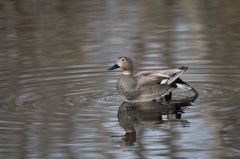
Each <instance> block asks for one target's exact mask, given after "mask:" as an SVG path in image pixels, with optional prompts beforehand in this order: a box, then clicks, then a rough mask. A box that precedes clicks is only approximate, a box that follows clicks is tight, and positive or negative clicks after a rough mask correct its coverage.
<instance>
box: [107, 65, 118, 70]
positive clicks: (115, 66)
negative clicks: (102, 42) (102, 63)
mask: <svg viewBox="0 0 240 159" xmlns="http://www.w3.org/2000/svg"><path fill="white" fill-rule="evenodd" d="M117 68H120V67H119V66H118V65H117V64H115V65H113V66H112V67H110V68H109V69H108V70H115V69H117Z"/></svg>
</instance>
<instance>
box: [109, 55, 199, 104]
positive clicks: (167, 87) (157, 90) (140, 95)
mask: <svg viewBox="0 0 240 159" xmlns="http://www.w3.org/2000/svg"><path fill="white" fill-rule="evenodd" d="M117 68H121V69H122V70H123V72H122V75H121V76H120V78H119V79H118V82H117V93H118V95H120V96H121V98H122V99H123V100H124V101H126V102H145V101H152V100H157V99H161V98H165V99H166V100H167V101H169V100H171V98H172V93H171V91H172V90H173V89H175V88H180V89H184V90H191V91H193V92H194V93H195V95H194V96H195V97H197V96H198V92H197V91H196V90H195V89H194V88H193V87H191V86H190V85H189V84H187V83H186V82H184V81H183V80H181V79H180V78H179V77H180V76H181V75H182V73H183V72H185V71H186V70H187V69H188V67H186V66H182V67H180V68H178V69H169V70H161V71H142V72H139V73H137V74H135V75H134V74H133V62H132V60H131V59H130V58H129V57H125V56H124V57H120V58H119V59H118V60H117V62H116V64H114V65H113V66H112V67H111V68H109V69H108V70H114V69H117Z"/></svg>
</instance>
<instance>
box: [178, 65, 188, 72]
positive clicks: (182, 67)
mask: <svg viewBox="0 0 240 159" xmlns="http://www.w3.org/2000/svg"><path fill="white" fill-rule="evenodd" d="M178 69H179V70H183V71H187V70H188V67H187V66H181V67H179V68H178Z"/></svg>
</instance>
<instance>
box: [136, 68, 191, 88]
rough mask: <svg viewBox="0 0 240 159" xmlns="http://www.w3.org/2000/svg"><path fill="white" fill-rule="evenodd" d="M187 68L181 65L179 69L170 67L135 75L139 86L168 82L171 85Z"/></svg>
mask: <svg viewBox="0 0 240 159" xmlns="http://www.w3.org/2000/svg"><path fill="white" fill-rule="evenodd" d="M186 70H187V67H180V68H179V69H169V70H162V71H142V72H139V73H137V74H136V75H135V78H136V79H137V81H138V87H141V86H143V85H151V84H167V85H170V84H171V83H172V82H174V81H175V80H176V79H177V78H178V77H180V76H181V75H182V73H183V72H185V71H186Z"/></svg>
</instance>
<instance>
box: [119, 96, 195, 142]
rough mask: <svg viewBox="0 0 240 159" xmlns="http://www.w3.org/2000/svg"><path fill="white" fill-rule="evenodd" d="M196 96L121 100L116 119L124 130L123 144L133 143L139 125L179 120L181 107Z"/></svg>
mask: <svg viewBox="0 0 240 159" xmlns="http://www.w3.org/2000/svg"><path fill="white" fill-rule="evenodd" d="M195 99H196V98H185V99H181V100H172V101H170V102H165V101H162V102H159V101H158V102H157V101H150V102H143V103H128V102H123V103H122V104H121V106H120V107H119V109H118V121H119V124H120V126H121V127H122V128H123V129H124V130H125V132H126V133H125V135H124V138H123V141H124V145H126V146H131V145H134V143H135V141H136V136H137V132H136V130H137V128H139V127H155V126H157V125H159V124H163V123H164V122H167V121H170V120H180V119H181V117H182V113H183V109H184V108H186V107H187V106H190V105H191V103H192V102H193V101H194V100H195Z"/></svg>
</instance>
